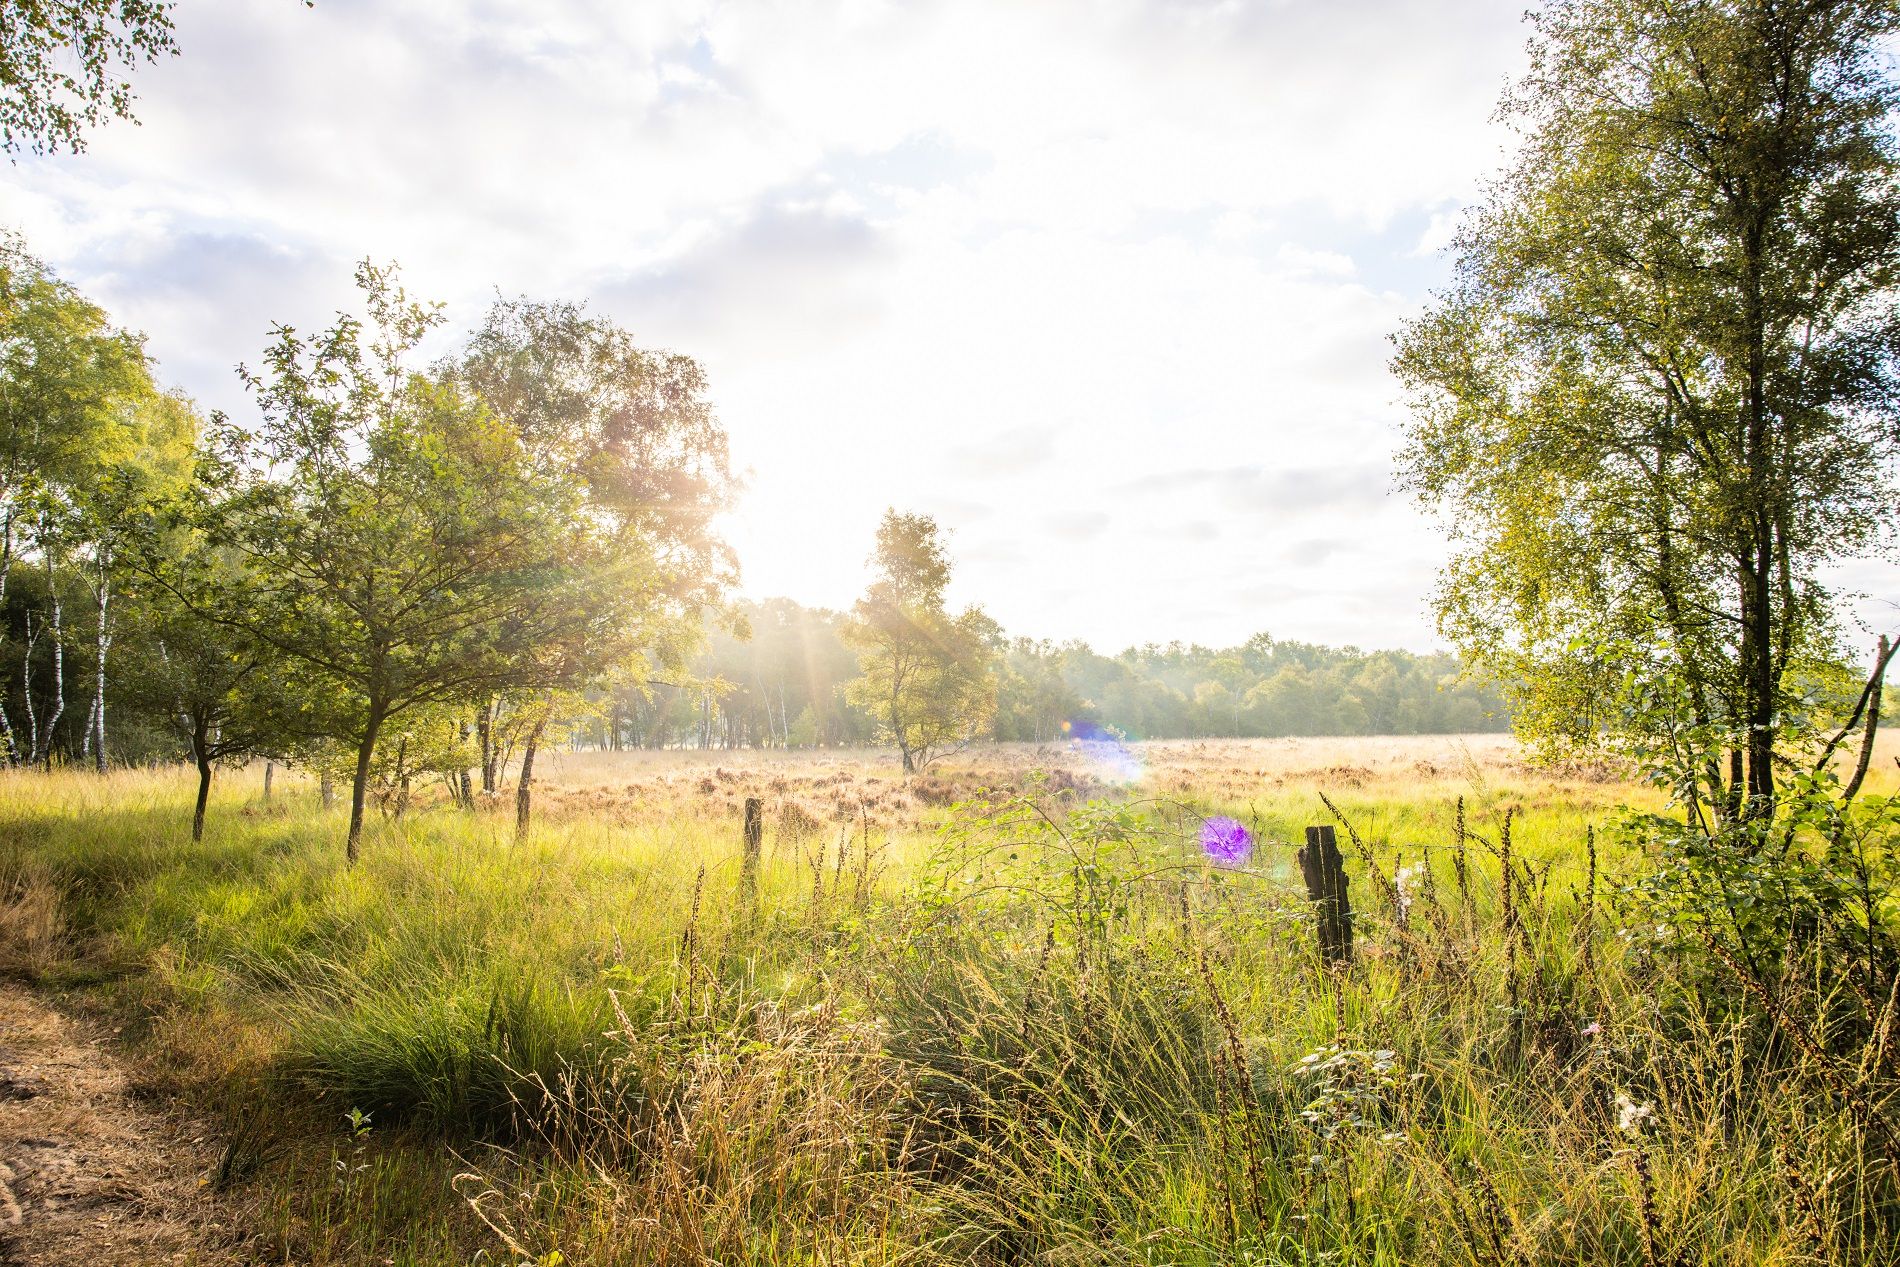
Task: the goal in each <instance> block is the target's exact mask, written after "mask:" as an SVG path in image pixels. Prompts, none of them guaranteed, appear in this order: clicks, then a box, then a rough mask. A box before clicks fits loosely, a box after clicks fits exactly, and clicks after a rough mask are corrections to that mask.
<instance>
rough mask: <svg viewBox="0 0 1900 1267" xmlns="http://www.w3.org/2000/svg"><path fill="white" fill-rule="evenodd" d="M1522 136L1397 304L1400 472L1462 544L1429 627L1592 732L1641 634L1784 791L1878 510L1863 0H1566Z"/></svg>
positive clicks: (1556, 714)
mask: <svg viewBox="0 0 1900 1267" xmlns="http://www.w3.org/2000/svg"><path fill="white" fill-rule="evenodd" d="M1534 20H1535V23H1536V34H1535V38H1534V40H1533V44H1532V63H1531V71H1530V74H1529V76H1528V77H1527V78H1526V79H1525V81H1524V82H1523V84H1522V85H1521V87H1520V88H1519V89H1518V91H1517V92H1516V93H1514V94H1513V95H1511V96H1510V97H1509V98H1507V101H1506V103H1505V113H1506V115H1507V116H1508V117H1510V118H1511V119H1513V120H1514V121H1515V122H1516V123H1517V124H1518V126H1519V128H1520V130H1521V131H1522V133H1523V134H1524V145H1523V148H1522V151H1521V153H1520V154H1519V156H1518V158H1517V160H1516V162H1515V165H1514V166H1513V167H1512V168H1511V169H1510V170H1509V171H1508V172H1507V173H1506V174H1505V175H1504V176H1503V177H1502V178H1501V179H1500V180H1498V181H1497V182H1496V183H1495V184H1494V185H1493V187H1492V189H1491V192H1490V195H1489V198H1488V200H1487V201H1486V203H1485V204H1484V205H1483V206H1482V207H1481V208H1479V209H1478V210H1477V211H1476V212H1475V213H1474V214H1472V215H1471V216H1470V217H1469V218H1468V220H1467V222H1466V224H1465V226H1464V227H1463V229H1462V231H1461V233H1460V234H1459V236H1458V239H1457V242H1456V248H1455V249H1456V254H1457V271H1456V280H1455V283H1454V285H1453V286H1452V287H1451V289H1450V290H1449V292H1448V293H1446V294H1444V295H1442V296H1440V297H1438V299H1437V300H1436V302H1435V304H1434V305H1433V307H1432V308H1431V309H1430V310H1429V311H1428V312H1427V313H1426V314H1425V315H1424V316H1422V317H1421V318H1419V319H1418V320H1417V321H1415V322H1413V323H1411V324H1410V325H1409V326H1407V327H1406V328H1405V330H1404V331H1403V332H1402V333H1401V334H1400V336H1399V338H1398V353H1397V357H1396V359H1395V362H1394V368H1395V370H1396V372H1397V373H1398V374H1399V376H1400V378H1401V379H1402V380H1404V381H1405V383H1406V384H1407V386H1408V388H1409V389H1410V391H1411V396H1412V405H1413V412H1414V422H1413V424H1412V427H1411V429H1410V433H1409V444H1408V447H1407V449H1406V451H1405V453H1404V455H1403V457H1402V459H1401V468H1400V469H1401V476H1402V479H1403V480H1404V482H1405V483H1406V484H1407V485H1408V486H1409V487H1410V488H1412V489H1413V490H1414V491H1415V492H1417V493H1418V494H1419V495H1420V496H1421V497H1422V498H1423V500H1424V501H1426V502H1427V503H1428V504H1430V505H1432V506H1435V507H1437V508H1438V509H1439V510H1441V511H1442V512H1444V513H1445V514H1446V515H1447V517H1448V518H1449V520H1450V522H1451V524H1452V527H1453V534H1454V537H1455V539H1456V540H1458V541H1459V542H1460V545H1461V548H1460V550H1459V552H1458V554H1457V555H1456V556H1455V557H1454V559H1453V561H1452V563H1451V565H1450V567H1449V568H1448V569H1447V571H1446V573H1445V575H1444V578H1443V582H1442V586H1441V589H1440V592H1439V597H1438V617H1439V623H1440V628H1441V630H1442V631H1443V632H1444V633H1445V635H1446V636H1447V637H1449V638H1451V639H1452V640H1453V641H1454V642H1455V643H1457V644H1458V645H1459V647H1460V648H1461V649H1462V650H1464V651H1465V652H1467V653H1468V654H1469V655H1471V656H1472V657H1473V658H1474V660H1475V661H1476V662H1477V663H1478V664H1479V665H1480V666H1482V667H1483V668H1485V669H1487V670H1489V671H1490V672H1492V673H1493V674H1496V675H1497V676H1498V677H1499V678H1501V679H1503V680H1505V681H1507V682H1510V681H1513V680H1516V681H1518V682H1521V683H1522V684H1523V685H1522V688H1521V690H1519V691H1518V698H1517V700H1516V703H1517V705H1518V716H1519V719H1520V724H1521V726H1522V727H1523V728H1525V729H1526V730H1527V731H1528V732H1529V733H1530V735H1531V737H1533V738H1538V739H1543V740H1546V741H1549V742H1553V743H1559V744H1561V743H1566V742H1569V743H1578V742H1580V743H1590V742H1594V741H1595V740H1596V739H1597V738H1598V737H1600V736H1602V735H1604V734H1606V733H1612V732H1614V731H1616V729H1617V727H1618V725H1619V721H1618V719H1617V718H1615V717H1611V716H1607V715H1605V713H1604V712H1602V711H1599V709H1600V705H1601V703H1602V702H1603V701H1604V700H1606V699H1607V698H1608V696H1609V691H1608V689H1607V688H1608V686H1609V684H1610V682H1611V681H1612V680H1613V679H1615V678H1616V677H1618V676H1620V675H1621V674H1622V673H1623V672H1624V671H1625V669H1626V668H1627V667H1628V666H1629V665H1630V664H1632V663H1636V662H1639V661H1641V660H1642V659H1643V658H1644V657H1646V656H1648V655H1650V654H1651V653H1652V652H1659V654H1660V656H1661V662H1662V663H1663V664H1664V665H1665V666H1666V669H1667V672H1668V673H1669V674H1670V676H1671V677H1672V679H1673V680H1675V681H1676V682H1679V683H1680V684H1681V686H1682V689H1683V692H1684V694H1685V695H1686V697H1687V701H1688V707H1689V708H1690V709H1691V710H1692V711H1693V713H1694V714H1695V716H1696V719H1697V724H1698V725H1700V726H1701V727H1703V728H1705V729H1710V730H1713V731H1719V732H1720V733H1721V734H1722V735H1723V736H1725V739H1724V746H1725V750H1726V756H1725V757H1722V758H1718V759H1716V760H1714V761H1713V762H1712V763H1711V764H1710V765H1709V766H1708V767H1707V768H1705V770H1704V771H1703V775H1702V780H1701V782H1702V789H1701V791H1700V793H1699V796H1701V797H1705V798H1706V799H1708V800H1710V801H1711V802H1713V803H1714V804H1715V806H1716V808H1717V809H1718V810H1720V811H1722V812H1724V813H1727V814H1729V815H1732V816H1733V815H1754V814H1759V813H1761V812H1763V811H1764V810H1766V809H1767V808H1768V807H1770V806H1771V805H1772V801H1773V796H1774V786H1775V784H1774V779H1775V765H1776V761H1777V759H1778V756H1779V754H1778V751H1777V749H1778V747H1779V746H1781V745H1783V744H1784V743H1785V742H1786V741H1787V740H1788V738H1789V735H1790V727H1791V725H1792V722H1791V716H1792V712H1791V705H1792V704H1793V703H1795V700H1794V693H1793V690H1792V683H1793V682H1794V681H1795V680H1796V678H1797V677H1798V676H1799V675H1800V673H1801V672H1802V671H1803V668H1804V666H1811V665H1814V664H1816V663H1819V662H1821V661H1824V660H1827V659H1829V658H1831V657H1833V656H1834V654H1835V652H1836V642H1835V638H1836V629H1835V627H1834V625H1833V623H1832V616H1831V613H1832V610H1833V603H1832V597H1833V596H1832V594H1831V593H1830V591H1829V589H1828V586H1827V583H1826V581H1825V579H1824V569H1825V568H1826V567H1827V565H1829V564H1830V563H1833V562H1835V561H1837V560H1840V559H1842V558H1846V557H1851V556H1854V555H1857V554H1862V553H1865V552H1866V551H1868V550H1870V549H1872V548H1874V547H1875V546H1876V544H1877V543H1878V541H1879V539H1880V536H1881V533H1882V532H1883V530H1884V529H1885V528H1886V527H1887V526H1888V525H1890V524H1891V523H1892V514H1893V510H1892V508H1893V505H1894V486H1893V483H1892V480H1891V478H1890V472H1891V469H1892V468H1891V465H1890V463H1891V460H1892V458H1893V456H1894V455H1895V428H1894V425H1893V412H1892V405H1893V401H1894V394H1895V390H1896V387H1900V379H1896V375H1895V372H1894V371H1895V361H1894V353H1895V349H1896V344H1897V343H1900V309H1896V307H1895V305H1894V303H1893V297H1894V287H1895V280H1896V268H1897V267H1900V187H1897V182H1896V177H1897V176H1900V167H1897V166H1896V151H1895V146H1894V141H1893V138H1892V134H1891V132H1890V130H1889V118H1890V112H1891V110H1892V109H1893V107H1894V105H1895V104H1896V95H1895V90H1894V85H1893V83H1892V82H1891V81H1890V80H1889V79H1888V78H1887V76H1886V73H1885V69H1884V61H1883V58H1884V52H1883V41H1885V40H1886V39H1888V38H1889V37H1890V36H1891V35H1892V34H1893V33H1894V32H1895V31H1896V30H1900V10H1896V9H1894V7H1893V6H1891V5H1889V4H1886V3H1882V2H1876V0H1848V2H1840V0H1830V2H1823V0H1690V2H1688V3H1683V4H1671V5H1663V4H1659V3H1655V2H1654V0H1556V2H1554V3H1552V4H1550V5H1548V6H1547V7H1546V8H1545V9H1544V10H1543V11H1542V12H1541V13H1540V14H1539V15H1537V17H1536V18H1535V19H1534Z"/></svg>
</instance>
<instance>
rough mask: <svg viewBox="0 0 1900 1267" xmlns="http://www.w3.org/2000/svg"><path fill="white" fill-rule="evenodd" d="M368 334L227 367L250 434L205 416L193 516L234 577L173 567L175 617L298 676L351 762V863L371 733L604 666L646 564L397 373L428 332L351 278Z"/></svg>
mask: <svg viewBox="0 0 1900 1267" xmlns="http://www.w3.org/2000/svg"><path fill="white" fill-rule="evenodd" d="M357 281H358V284H359V286H360V287H361V289H362V290H363V292H364V296H365V299H366V301H367V305H368V309H369V313H370V320H371V326H372V330H371V331H370V333H371V334H372V336H373V337H372V338H371V340H370V344H369V346H368V347H367V348H366V347H365V346H364V341H363V337H362V335H363V327H362V323H361V322H360V321H359V320H357V319H356V318H354V317H351V316H347V315H346V316H342V317H339V319H338V320H337V322H336V324H335V325H334V326H332V327H331V328H330V329H329V330H327V331H324V332H323V333H321V334H319V335H318V336H316V337H315V338H314V339H306V338H304V337H303V336H301V335H299V334H297V333H296V332H295V331H294V330H291V329H289V328H288V327H279V328H278V330H277V331H276V336H277V337H276V341H275V342H274V343H273V344H272V346H271V347H270V349H269V351H268V352H267V353H266V358H265V361H266V364H265V370H264V373H262V374H261V375H252V374H248V373H247V374H246V375H245V377H246V381H247V382H248V384H249V385H250V386H251V388H252V390H253V393H254V394H255V396H256V398H257V401H258V404H259V406H260V413H261V418H260V419H259V421H258V422H257V424H256V426H255V428H254V430H249V431H247V430H245V429H242V428H239V427H236V426H233V425H231V424H230V423H229V421H228V420H225V419H218V420H216V425H215V426H214V428H213V433H212V436H211V440H210V443H209V445H208V446H207V449H206V453H205V457H204V460H205V468H206V470H205V478H204V479H203V481H202V483H201V490H202V496H201V499H200V502H199V504H198V505H197V506H196V507H195V510H194V513H193V516H192V517H193V519H194V520H195V524H196V527H197V528H198V529H199V530H200V531H201V532H202V533H203V534H204V537H205V539H206V540H207V542H209V543H210V544H211V545H213V546H214V547H218V548H220V549H225V550H228V551H230V552H231V553H232V555H234V556H235V557H236V558H238V559H239V560H241V562H242V571H241V574H240V577H239V579H238V581H237V583H231V582H230V581H228V580H227V578H223V577H211V576H206V575H203V574H198V573H194V572H191V571H189V570H184V569H174V570H171V571H168V572H166V573H164V576H165V580H166V584H167V588H168V589H170V590H171V591H172V592H173V593H174V594H176V595H178V596H179V597H180V599H181V600H182V601H183V602H185V603H186V605H187V606H189V607H190V608H191V609H192V610H193V611H194V612H197V613H198V614H200V615H202V616H204V617H205V618H207V619H210V620H213V621H215V622H217V623H219V624H221V625H224V626H226V627H228V628H232V629H235V630H238V631H240V632H242V633H243V634H244V635H245V636H247V637H248V638H250V639H252V640H255V641H257V642H261V643H264V644H266V645H268V646H270V647H272V648H274V649H275V650H276V651H278V652H279V653H281V654H282V655H283V656H285V657H286V658H287V659H289V660H290V661H293V662H295V663H296V664H297V665H299V666H300V668H301V670H302V674H303V675H304V676H305V678H306V679H307V682H308V685H309V688H310V690H311V692H312V693H313V694H315V695H317V696H322V697H325V698H326V699H327V701H328V703H327V704H326V710H325V713H326V715H325V717H324V730H325V732H326V733H328V734H330V735H333V736H335V737H337V738H339V739H346V740H347V741H348V742H349V744H350V746H351V747H352V748H353V749H354V750H355V757H356V761H355V769H354V774H353V778H352V784H351V798H350V825H349V835H348V845H347V848H348V855H349V858H350V860H351V861H352V862H354V861H355V859H356V856H357V852H358V847H359V842H360V839H361V836H362V826H363V808H364V796H365V792H366V790H367V786H368V783H369V779H370V774H371V767H372V760H373V758H374V756H375V752H376V744H377V740H378V738H379V737H380V735H381V734H382V731H383V728H384V726H385V724H386V723H388V722H389V721H390V720H391V719H392V718H395V717H397V716H399V715H401V714H403V713H405V712H407V711H409V710H412V709H416V708H420V707H422V706H425V705H431V704H438V703H445V702H461V703H464V704H472V703H473V701H475V700H477V699H480V698H485V697H487V696H489V695H492V694H494V693H496V692H499V691H503V690H508V689H520V690H534V689H548V688H552V687H558V686H563V685H567V684H569V683H571V682H574V681H576V680H585V677H586V676H587V675H588V674H590V673H592V672H593V671H595V670H597V668H598V667H599V665H600V663H602V662H603V661H606V662H613V661H618V660H620V659H623V658H624V657H625V655H626V654H627V652H628V646H627V639H628V637H629V636H630V631H632V630H633V629H634V628H635V622H634V621H632V620H631V619H629V608H630V605H633V604H636V603H637V602H638V601H639V599H640V596H641V595H642V594H644V593H645V592H646V590H647V589H648V588H649V587H650V584H651V579H652V578H653V577H654V576H656V575H658V574H659V573H660V572H661V570H662V569H661V565H660V563H659V562H658V561H657V560H656V559H654V558H653V557H651V556H650V555H645V554H642V553H640V552H639V551H637V550H635V549H632V548H631V546H632V545H633V543H631V542H630V541H628V540H627V539H625V538H623V537H619V536H613V535H610V534H606V533H603V532H602V531H601V530H600V528H599V526H598V524H597V523H596V521H595V520H594V519H593V518H591V517H590V516H588V515H587V514H586V513H585V506H584V502H583V498H582V492H581V490H580V489H578V488H576V487H575V486H574V485H573V484H572V483H570V482H568V481H566V480H565V479H564V478H563V477H562V476H563V473H562V472H560V471H550V470H548V469H546V468H544V467H542V466H540V465H538V464H537V463H535V462H534V461H533V459H532V455H531V454H530V453H529V452H528V451H527V449H526V448H525V447H524V445H523V444H522V442H521V439H520V437H519V436H518V435H517V433H516V432H514V431H513V430H511V429H510V428H509V427H508V426H506V425H505V424H503V423H502V422H501V421H500V420H498V419H497V418H496V417H495V416H494V414H493V413H492V412H491V411H490V410H489V409H488V408H487V407H486V406H485V405H484V404H483V403H482V402H481V401H480V400H479V399H476V398H474V397H471V396H470V395H469V394H468V393H467V392H465V391H464V390H462V389H461V388H459V387H458V386H456V385H455V384H453V383H445V382H442V381H439V380H436V379H432V378H430V377H428V376H426V375H423V374H421V373H419V372H416V371H414V370H412V369H411V368H409V365H408V361H407V358H408V357H409V355H410V354H411V353H412V352H413V350H414V348H415V347H416V345H417V343H418V342H419V341H420V340H421V339H422V337H423V335H424V334H425V333H426V332H427V331H428V330H429V329H430V328H431V327H432V326H433V325H435V324H436V323H437V322H438V321H439V319H440V318H439V314H438V313H437V311H436V310H435V309H432V308H428V307H425V306H423V305H420V304H416V303H413V302H411V301H410V300H409V299H408V297H407V296H406V295H405V294H404V292H403V291H402V289H401V287H400V286H399V285H398V284H397V282H396V280H395V277H394V274H393V270H389V269H382V268H377V267H374V266H372V265H370V264H368V263H365V264H363V265H361V266H360V267H359V269H358V273H357Z"/></svg>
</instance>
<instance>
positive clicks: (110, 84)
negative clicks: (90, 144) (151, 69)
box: [0, 0, 178, 154]
mask: <svg viewBox="0 0 1900 1267" xmlns="http://www.w3.org/2000/svg"><path fill="white" fill-rule="evenodd" d="M171 9H172V6H171V3H170V0H49V2H44V3H37V2H36V3H25V2H22V3H9V4H8V5H7V7H6V20H5V21H4V22H0V89H3V91H0V150H4V151H7V152H9V153H13V152H18V151H20V150H22V149H25V150H31V151H32V152H34V153H36V154H45V153H49V152H56V151H58V150H61V149H67V150H73V151H78V150H81V149H84V148H85V143H86V141H85V133H86V130H87V129H89V128H92V127H96V126H97V125H99V124H100V123H103V122H105V121H106V120H107V119H110V118H114V117H116V118H120V119H129V118H131V117H132V86H131V84H129V83H128V82H127V81H126V80H125V78H124V77H123V76H124V73H125V71H126V70H128V69H130V67H131V66H132V65H133V64H135V63H137V62H141V61H145V62H153V61H157V60H158V59H159V57H161V56H165V55H169V54H173V53H176V52H177V51H178V49H177V45H176V44H174V43H173V41H172V18H171Z"/></svg>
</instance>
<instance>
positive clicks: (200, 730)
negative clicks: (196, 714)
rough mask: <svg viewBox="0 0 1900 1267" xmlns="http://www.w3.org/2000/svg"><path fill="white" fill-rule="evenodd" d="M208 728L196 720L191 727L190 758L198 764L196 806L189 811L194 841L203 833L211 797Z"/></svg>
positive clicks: (198, 839) (202, 836)
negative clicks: (206, 810) (206, 808)
mask: <svg viewBox="0 0 1900 1267" xmlns="http://www.w3.org/2000/svg"><path fill="white" fill-rule="evenodd" d="M208 730H209V728H208V727H207V726H206V725H205V724H204V723H203V722H196V723H194V724H193V726H192V728H191V759H192V760H193V761H194V762H196V763H197V765H198V806H197V808H196V809H194V810H193V811H192V813H191V839H192V841H193V842H194V843H195V842H197V841H200V840H203V839H204V835H205V804H206V802H208V801H209V800H210V799H211V756H210V735H209V733H208Z"/></svg>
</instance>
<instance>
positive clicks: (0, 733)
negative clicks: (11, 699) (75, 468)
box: [0, 509, 20, 765]
mask: <svg viewBox="0 0 1900 1267" xmlns="http://www.w3.org/2000/svg"><path fill="white" fill-rule="evenodd" d="M12 572H13V511H12V510H11V509H9V510H8V511H7V513H6V518H5V520H4V522H0V612H3V611H5V610H6V599H7V578H8V576H10V575H11V574H12ZM6 632H7V629H6V626H5V625H4V624H0V649H4V647H5V642H4V639H5V636H6ZM0 739H3V740H4V741H5V743H6V745H7V764H8V765H18V764H20V749H19V745H18V744H16V743H15V742H14V739H13V718H12V717H10V716H9V715H8V714H7V701H6V696H5V695H4V694H3V693H0Z"/></svg>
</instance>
